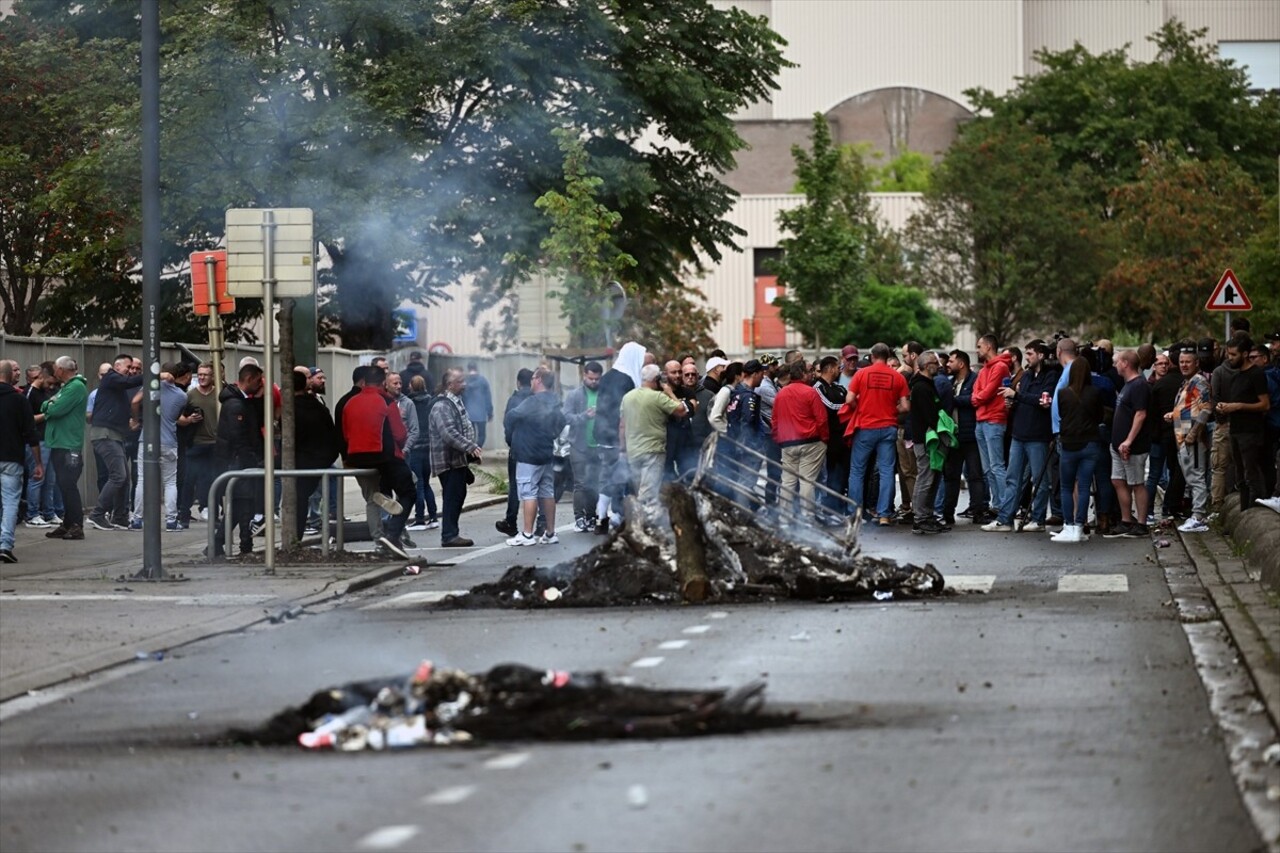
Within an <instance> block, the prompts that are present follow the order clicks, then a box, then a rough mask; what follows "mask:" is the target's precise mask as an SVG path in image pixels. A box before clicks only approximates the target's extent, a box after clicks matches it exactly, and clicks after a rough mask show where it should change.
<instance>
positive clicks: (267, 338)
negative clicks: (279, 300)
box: [262, 210, 292, 574]
mask: <svg viewBox="0 0 1280 853" xmlns="http://www.w3.org/2000/svg"><path fill="white" fill-rule="evenodd" d="M275 285H276V217H275V213H274V212H272V211H270V210H264V211H263V212H262V319H263V323H262V330H263V331H262V340H263V353H262V362H263V364H262V370H263V372H264V373H265V374H266V377H265V379H264V380H263V387H262V394H263V397H264V400H263V403H262V411H263V416H262V420H263V428H264V430H263V441H264V444H265V446H264V448H263V453H262V467H263V468H264V469H265V470H266V474H265V476H263V478H262V479H263V495H264V497H263V499H262V519H263V521H264V522H265V524H266V534H267V550H266V553H264V554H263V556H262V562H263V565H264V566H265V567H266V571H267V574H275V570H276V515H275V508H276V480H275V473H276V460H275V455H274V452H273V451H274V448H275V440H276V412H275V406H274V405H273V404H274V402H275V394H274V393H272V383H271V378H272V377H273V376H275V375H276V370H275V363H276V362H275V349H276V343H275V335H276V332H275V306H276V299H275ZM290 378H291V379H292V377H290ZM280 393H282V394H283V393H284V389H281V392H280ZM290 393H292V392H290Z"/></svg>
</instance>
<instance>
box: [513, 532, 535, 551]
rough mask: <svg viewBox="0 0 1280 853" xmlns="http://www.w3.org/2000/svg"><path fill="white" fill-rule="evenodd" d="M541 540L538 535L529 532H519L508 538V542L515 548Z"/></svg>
mask: <svg viewBox="0 0 1280 853" xmlns="http://www.w3.org/2000/svg"><path fill="white" fill-rule="evenodd" d="M540 541H541V540H540V539H538V537H536V536H533V535H531V534H528V533H517V534H516V535H515V536H512V537H511V538H510V539H508V540H507V544H508V545H510V546H511V547H513V548H519V547H522V546H527V545H537V544H538V543H539V542H540Z"/></svg>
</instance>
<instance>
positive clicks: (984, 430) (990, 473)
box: [975, 421, 1005, 508]
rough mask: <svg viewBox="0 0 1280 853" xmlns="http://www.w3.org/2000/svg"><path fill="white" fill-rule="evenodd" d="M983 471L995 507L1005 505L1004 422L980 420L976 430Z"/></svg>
mask: <svg viewBox="0 0 1280 853" xmlns="http://www.w3.org/2000/svg"><path fill="white" fill-rule="evenodd" d="M975 437H976V438H977V439H978V455H979V456H981V457H982V471H983V474H984V475H985V476H986V479H987V494H988V496H989V499H990V501H991V506H993V507H997V508H998V507H1003V506H1004V483H1005V466H1004V424H998V423H993V422H991V421H978V427H977V430H976V432H975Z"/></svg>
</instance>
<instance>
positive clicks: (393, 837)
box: [356, 825, 418, 850]
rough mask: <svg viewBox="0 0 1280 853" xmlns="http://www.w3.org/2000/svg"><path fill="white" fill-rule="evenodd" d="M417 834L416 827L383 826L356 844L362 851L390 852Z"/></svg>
mask: <svg viewBox="0 0 1280 853" xmlns="http://www.w3.org/2000/svg"><path fill="white" fill-rule="evenodd" d="M417 834H418V827H416V826H408V825H401V826H384V827H382V829H375V830H374V831H373V832H371V833H369V834H368V835H366V836H365V837H364V838H361V839H360V840H359V841H358V842H356V846H357V847H359V848H361V849H362V850H391V849H393V848H395V847H399V846H400V845H401V844H404V843H405V842H406V841H408V840H409V839H410V838H413V837H414V836H415V835H417Z"/></svg>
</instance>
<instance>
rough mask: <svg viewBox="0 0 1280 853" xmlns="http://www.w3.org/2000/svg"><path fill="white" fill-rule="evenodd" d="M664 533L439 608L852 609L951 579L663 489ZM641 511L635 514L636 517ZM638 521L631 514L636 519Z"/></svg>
mask: <svg viewBox="0 0 1280 853" xmlns="http://www.w3.org/2000/svg"><path fill="white" fill-rule="evenodd" d="M663 499H664V504H665V507H664V509H665V511H664V513H663V519H662V521H661V523H659V522H657V521H649V522H646V523H639V524H637V523H632V522H628V523H627V524H626V525H624V526H623V527H622V528H620V529H618V530H616V531H614V532H613V533H611V534H610V536H609V538H608V539H607V540H605V541H603V542H601V544H600V545H598V546H597V547H595V548H593V549H592V550H591V551H589V552H587V553H586V554H583V555H582V556H580V557H578V558H576V559H574V560H569V561H566V562H564V563H560V564H557V565H554V566H515V567H513V568H512V569H510V570H509V571H508V572H507V573H506V574H505V575H503V577H502V578H501V579H500V580H499V581H497V582H496V583H487V584H480V585H478V586H475V587H473V588H472V589H471V590H469V591H468V592H467V593H466V594H463V595H456V596H450V597H448V598H446V599H445V600H444V601H442V602H440V603H439V604H434V605H430V606H431V607H434V608H483V607H515V608H536V607H604V606H616V605H635V604H660V603H671V602H680V601H688V602H702V601H725V602H728V601H760V600H776V599H782V598H792V599H804V600H814V601H848V600H858V599H865V598H871V597H872V596H873V595H874V594H875V593H877V592H878V593H881V594H882V595H883V593H885V592H892V593H894V595H895V598H903V597H906V598H911V597H913V596H919V595H926V594H938V593H941V592H942V591H943V589H944V585H945V581H944V579H943V577H942V574H941V573H940V572H939V571H938V570H937V569H936V568H935V567H934V566H932V565H927V564H926V565H924V566H916V565H911V564H900V563H896V562H893V561H889V560H882V559H877V558H874V557H867V556H865V555H861V554H859V553H858V551H857V547H856V530H855V529H850V528H844V529H841V530H836V529H833V528H823V527H819V526H817V525H810V524H806V523H803V522H801V521H799V520H798V519H796V518H794V517H788V516H786V515H763V514H761V513H757V512H749V511H747V510H746V509H744V508H743V507H741V506H739V505H738V504H736V503H734V502H733V501H730V500H727V499H725V498H723V497H721V496H720V495H718V494H715V493H713V492H711V491H709V490H703V489H698V488H694V489H688V488H684V487H682V486H679V485H674V484H673V485H670V486H667V487H664V493H663ZM630 509H632V510H634V507H632V508H630ZM640 515H641V514H640V513H639V512H634V511H629V512H628V518H638V517H639V516H640Z"/></svg>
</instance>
